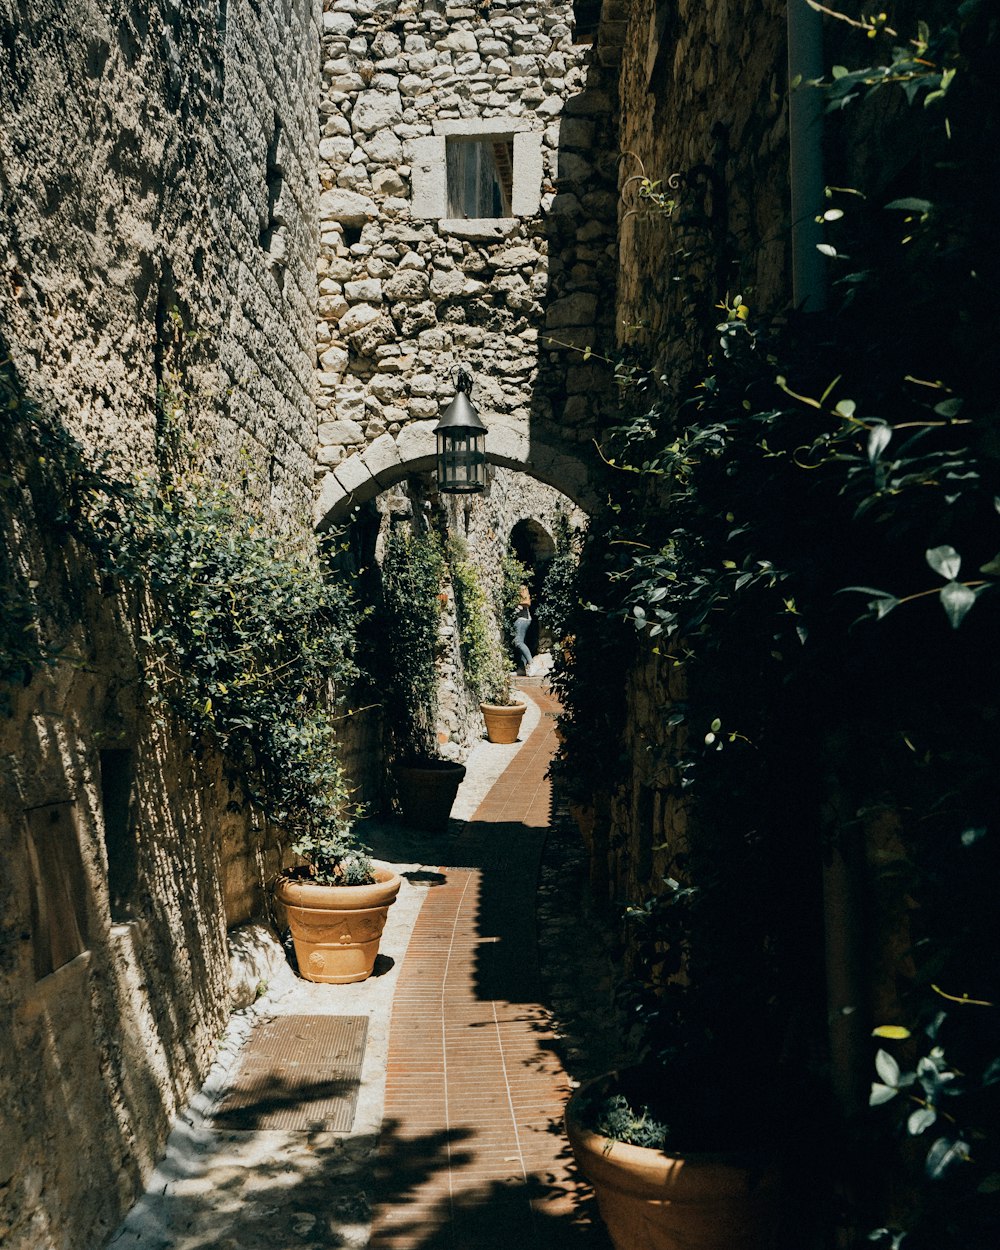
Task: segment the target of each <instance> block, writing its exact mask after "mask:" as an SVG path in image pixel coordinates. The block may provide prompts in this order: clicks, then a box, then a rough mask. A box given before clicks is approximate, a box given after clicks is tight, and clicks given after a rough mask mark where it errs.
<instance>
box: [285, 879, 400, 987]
mask: <svg viewBox="0 0 1000 1250" xmlns="http://www.w3.org/2000/svg"><path fill="white" fill-rule="evenodd" d="M375 878H376V879H375V882H374V884H372V885H317V884H316V882H314V881H309V880H308V879H306V878H297V877H279V878H278V880H277V881H276V882H275V886H274V896H275V898H276V899H277V901H278V902H279V903H281V904H282V905H283V906H284V908H285V912H286V914H287V916H288V926H289V928H290V929H291V931H292V941H293V942H294V943H295V957H296V959H297V960H298V963H299V972H300V973H301V975H302V976H303V977H305V979H306V980H307V981H319V982H321V983H323V984H328V985H347V984H349V983H350V982H352V981H364V980H365V979H366V978H367V977H370V976H371V972H372V968H373V967H374V966H375V956H376V955H377V954H378V944H379V939H380V938H381V936H382V930H383V928H384V927H385V918H386V915H387V914H388V911H389V907H390V906H391V904H392V903H394V902H395V901H396V895H397V894H398V893H399V886H400V879H399V876H398V875H397V874H396V873H394V872H393V871H392V870H391V869H389V868H376V869H375Z"/></svg>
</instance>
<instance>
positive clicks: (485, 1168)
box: [371, 683, 608, 1250]
mask: <svg viewBox="0 0 1000 1250" xmlns="http://www.w3.org/2000/svg"><path fill="white" fill-rule="evenodd" d="M532 685H533V683H532ZM531 693H532V696H533V697H534V698H535V699H536V701H537V702H538V703H539V705H540V707H541V709H542V713H543V714H542V717H541V720H540V722H539V724H538V726H537V728H536V729H535V730H534V732H533V733H532V734H531V736H530V737H529V739H528V740H527V742H525V744H524V745H523V746H522V748H521V750H520V751H519V752H518V754H517V755H516V756H515V758H514V761H513V762H512V763H511V765H510V766H509V768H508V769H507V771H506V772H505V773H504V774H503V775H502V776H501V777H500V779H499V780H498V781H497V782H496V784H495V785H494V786H493V788H492V789H491V790H490V791H489V793H488V794H487V796H486V798H485V799H484V800H483V802H482V804H481V806H480V807H479V809H478V811H477V812H476V813H475V814H474V816H473V819H472V821H471V822H470V824H469V825H468V826H467V828H466V831H465V833H464V835H463V836H462V838H461V839H460V840H459V842H458V843H456V844H454V845H455V847H456V850H455V851H454V855H455V860H456V863H459V864H461V865H462V866H460V867H458V866H455V865H452V866H448V865H443V866H441V867H440V869H439V871H440V873H441V875H442V878H443V880H442V883H441V884H439V885H436V886H433V887H432V888H431V889H430V890H429V892H428V897H427V899H426V901H425V903H424V906H423V908H422V910H421V913H420V916H419V918H418V921H417V924H416V928H415V929H414V932H413V936H412V938H411V941H410V946H409V949H408V951H407V956H406V960H405V962H404V964H403V968H402V971H401V974H400V979H399V984H398V986H397V989H396V995H395V998H394V1002H393V1015H392V1026H391V1033H390V1041H389V1061H388V1073H387V1085H386V1101H385V1117H384V1128H383V1134H382V1145H381V1149H380V1153H379V1158H378V1163H377V1174H378V1179H377V1185H376V1206H375V1210H374V1222H373V1236H372V1243H371V1244H372V1246H373V1247H375V1248H377V1250H491V1248H492V1247H503V1248H504V1250H511V1247H516V1248H517V1250H561V1248H563V1247H565V1248H566V1250H570V1248H571V1247H572V1248H574V1250H584V1248H586V1250H598V1247H604V1246H606V1245H607V1244H608V1243H607V1242H606V1240H605V1237H604V1233H603V1231H602V1230H601V1229H600V1228H599V1227H598V1226H596V1224H595V1222H594V1221H593V1220H592V1217H591V1214H590V1205H591V1204H590V1202H589V1201H585V1199H586V1198H587V1192H586V1191H585V1190H580V1191H578V1189H577V1184H578V1182H577V1181H576V1179H575V1177H574V1175H573V1172H572V1161H571V1158H570V1157H569V1155H568V1150H567V1147H566V1145H565V1139H564V1137H563V1135H562V1127H561V1121H562V1112H563V1107H564V1105H565V1102H566V1098H567V1097H568V1095H569V1092H570V1084H569V1081H568V1079H567V1076H566V1073H565V1072H564V1071H563V1068H562V1066H561V1063H560V1061H559V1059H558V1057H557V1054H556V1050H555V1039H554V1035H553V1032H552V1029H551V1024H550V1020H549V1016H548V1013H547V1011H546V1009H545V1007H544V1006H543V1005H542V998H543V995H542V992H541V986H540V982H539V973H538V963H537V952H536V943H535V922H534V907H535V889H536V884H537V871H538V861H539V855H540V853H541V848H542V846H543V844H544V838H545V830H546V828H547V827H548V824H549V816H550V810H549V809H550V792H549V784H548V782H547V781H546V780H545V771H546V768H547V766H548V762H549V759H550V758H551V756H552V753H553V751H554V750H555V734H554V724H553V715H552V714H553V713H554V712H555V710H557V705H556V703H555V702H554V700H553V699H552V698H551V696H549V695H548V694H547V693H546V692H545V690H544V689H543V688H542V687H541V686H534V685H533V688H532V691H531Z"/></svg>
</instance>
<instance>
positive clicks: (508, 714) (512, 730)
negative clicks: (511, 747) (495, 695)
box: [479, 703, 528, 745]
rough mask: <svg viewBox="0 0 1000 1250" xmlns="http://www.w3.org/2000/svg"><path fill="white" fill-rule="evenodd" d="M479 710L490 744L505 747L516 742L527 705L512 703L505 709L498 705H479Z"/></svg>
mask: <svg viewBox="0 0 1000 1250" xmlns="http://www.w3.org/2000/svg"><path fill="white" fill-rule="evenodd" d="M479 710H480V711H481V712H482V714H483V720H484V721H485V722H486V736H487V738H489V740H490V742H499V743H502V744H503V745H507V744H509V743H511V742H516V741H517V735H518V733H519V732H520V729H521V718H522V717H523V716H524V713H525V712H526V711H527V710H528V705H527V704H526V703H512V704H510V705H509V706H506V707H505V706H503V705H502V704H500V703H480V705H479Z"/></svg>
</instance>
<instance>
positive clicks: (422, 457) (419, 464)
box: [396, 421, 437, 472]
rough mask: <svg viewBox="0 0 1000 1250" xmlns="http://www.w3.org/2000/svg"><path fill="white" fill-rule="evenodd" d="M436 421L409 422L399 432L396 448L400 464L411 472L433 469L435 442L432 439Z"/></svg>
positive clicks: (433, 438)
mask: <svg viewBox="0 0 1000 1250" xmlns="http://www.w3.org/2000/svg"><path fill="white" fill-rule="evenodd" d="M436 425H437V422H436V421H411V422H410V424H409V425H407V426H404V427H403V429H401V430H400V431H399V434H398V436H397V438H396V446H397V448H398V449H399V459H400V462H401V463H402V464H404V465H406V466H407V468H408V469H409V470H410V471H412V472H419V471H420V470H422V469H432V468H433V467H434V456H435V452H436V450H437V440H436V439H435V437H434V427H435V426H436Z"/></svg>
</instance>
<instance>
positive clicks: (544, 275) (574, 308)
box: [316, 0, 615, 519]
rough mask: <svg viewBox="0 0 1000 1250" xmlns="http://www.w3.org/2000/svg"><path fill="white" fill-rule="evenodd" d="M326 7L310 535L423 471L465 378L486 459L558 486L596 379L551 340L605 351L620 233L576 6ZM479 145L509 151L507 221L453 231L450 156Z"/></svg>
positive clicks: (582, 440)
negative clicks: (444, 413) (314, 509)
mask: <svg viewBox="0 0 1000 1250" xmlns="http://www.w3.org/2000/svg"><path fill="white" fill-rule="evenodd" d="M325 10H326V11H325V12H324V19H323V20H324V31H323V57H324V64H323V78H324V92H323V102H322V105H321V121H322V138H321V142H320V157H321V161H320V179H321V185H322V188H323V190H322V194H321V196H320V217H321V230H322V235H321V247H320V261H319V344H318V358H319V374H318V379H319V383H318V384H319V425H318V430H317V450H316V472H317V475H318V478H319V483H320V499H319V516H320V518H321V519H322V518H324V517H326V516H327V515H328V514H330V512H331V510H335V509H337V508H339V507H342V506H343V505H344V503H345V501H346V500H348V499H350V498H357V497H360V498H365V497H368V496H370V495H372V494H374V493H377V490H378V489H384V488H385V487H386V486H389V485H392V484H393V482H395V481H398V480H399V479H400V478H401V477H403V476H405V474H406V472H408V471H413V470H421V469H424V468H427V467H429V462H428V460H427V456H428V453H432V451H433V439H432V438H431V437H430V434H431V431H432V430H433V427H434V425H435V424H436V419H437V416H438V413H439V410H440V409H441V407H442V406H443V405H444V404H447V403H448V402H449V400H450V398H451V397H452V395H453V394H454V382H455V370H456V367H457V365H458V364H459V363H460V362H465V363H467V364H468V365H469V366H470V367H471V369H472V371H473V373H474V376H475V380H476V388H475V390H474V392H473V398H474V400H475V402H476V404H477V405H478V407H479V409H480V412H481V414H482V417H483V419H484V421H485V423H486V425H487V426H488V427H489V429H490V439H489V440H488V444H487V446H488V449H489V450H490V451H491V453H493V454H494V456H495V459H496V460H497V462H498V463H506V464H509V465H511V466H513V465H524V466H525V468H526V471H527V472H529V473H533V474H534V475H535V476H537V477H539V478H541V479H542V480H545V481H549V482H550V483H551V484H553V485H555V486H557V487H560V486H561V487H562V488H563V489H568V488H569V487H568V483H567V482H566V480H563V481H562V482H560V480H559V478H560V474H562V475H563V478H564V479H565V475H566V474H568V473H572V472H574V471H575V470H574V467H573V466H571V465H566V464H562V463H560V462H559V461H560V455H561V454H563V453H564V452H565V451H567V450H569V451H573V450H574V449H579V450H580V451H581V452H586V451H587V444H588V443H589V440H590V439H591V438H592V437H593V434H594V432H595V430H596V428H597V423H598V420H599V417H600V413H601V410H602V406H603V405H604V404H605V402H606V400H607V397H608V395H609V390H610V387H609V379H608V377H607V374H606V372H602V371H601V370H600V369H597V368H595V367H594V365H592V364H591V363H589V362H584V361H583V360H582V357H581V355H579V354H577V353H574V352H572V351H570V350H567V349H566V348H565V347H563V346H555V345H553V344H551V343H550V342H549V341H548V339H549V337H551V338H552V339H557V340H559V341H560V342H561V343H563V344H570V345H572V346H575V347H577V348H583V347H585V346H587V345H592V346H598V347H599V346H602V345H607V344H608V343H610V341H611V339H612V337H613V318H614V307H613V304H612V302H611V300H610V299H608V298H606V295H607V293H608V292H609V291H610V289H611V286H612V283H613V281H614V228H615V190H614V180H615V165H614V151H613V143H612V141H611V137H610V136H611V131H612V106H613V100H612V97H611V96H610V95H609V94H608V93H607V92H606V91H605V90H603V88H602V87H601V78H602V73H603V70H602V68H601V66H600V65H598V64H596V63H595V62H594V60H593V56H592V50H591V48H590V46H589V45H587V44H577V43H575V42H574V34H573V13H572V6H571V5H570V4H568V3H562V4H553V5H545V6H540V5H536V4H532V3H528V2H526V0H497V3H494V4H491V5H490V6H489V8H488V9H483V8H480V7H473V6H471V5H465V4H461V3H454V2H453V0H446V2H445V3H443V4H440V5H426V6H420V5H418V4H416V3H415V2H413V0H397V2H396V3H393V4H391V5H385V6H380V7H379V8H377V9H376V10H374V11H369V10H368V9H367V8H366V7H364V6H358V5H356V4H353V3H350V2H349V0H326V4H325ZM477 137H480V138H485V140H486V141H487V142H488V144H489V146H490V147H491V148H492V147H493V146H494V142H495V141H497V142H499V143H500V146H501V147H503V146H504V145H509V146H508V147H507V156H506V157H504V158H503V159H504V160H507V159H509V160H510V161H511V162H512V184H511V202H510V207H509V210H507V209H506V208H505V210H504V211H505V212H506V213H507V215H506V216H501V217H491V218H487V217H483V218H479V217H475V216H470V217H468V218H464V217H462V218H456V217H455V216H452V215H449V214H451V213H453V212H454V211H455V210H454V207H451V208H449V195H451V194H452V192H453V188H450V187H449V182H448V174H447V162H448V157H447V152H448V151H449V150H450V148H449V145H451V148H454V145H455V144H462V143H466V144H468V143H469V142H471V141H473V140H475V139H476V138H477ZM581 472H582V474H583V476H586V470H585V469H584V470H582V471H581ZM373 478H374V479H375V481H374V482H373ZM578 485H582V483H574V484H573V486H574V487H576V486H578Z"/></svg>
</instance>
